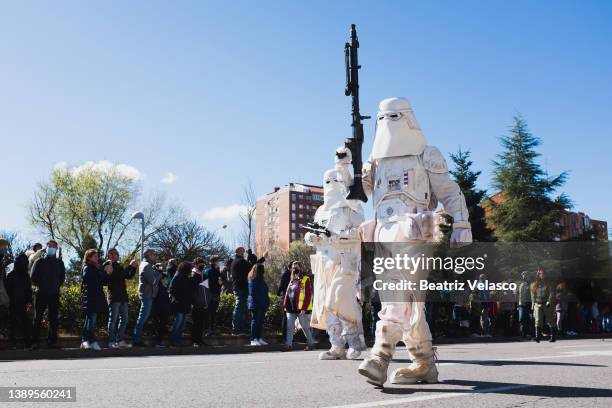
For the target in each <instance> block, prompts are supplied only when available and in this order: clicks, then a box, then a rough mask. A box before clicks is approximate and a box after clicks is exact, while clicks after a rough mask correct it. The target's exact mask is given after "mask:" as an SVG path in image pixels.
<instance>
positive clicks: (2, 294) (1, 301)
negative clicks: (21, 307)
mask: <svg viewBox="0 0 612 408" xmlns="http://www.w3.org/2000/svg"><path fill="white" fill-rule="evenodd" d="M12 262H13V260H12V256H11V251H10V245H9V242H8V240H6V239H4V238H0V340H4V335H5V330H6V326H8V325H9V322H10V314H9V296H8V294H7V293H6V289H5V287H4V283H5V281H6V270H7V269H8V266H9V264H11V263H12Z"/></svg>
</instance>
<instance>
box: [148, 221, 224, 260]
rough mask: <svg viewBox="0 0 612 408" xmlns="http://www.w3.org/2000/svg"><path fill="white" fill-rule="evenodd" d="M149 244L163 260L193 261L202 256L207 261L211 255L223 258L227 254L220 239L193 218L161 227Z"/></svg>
mask: <svg viewBox="0 0 612 408" xmlns="http://www.w3.org/2000/svg"><path fill="white" fill-rule="evenodd" d="M149 245H150V246H152V247H153V248H156V249H157V250H158V251H159V255H160V257H161V258H162V259H165V260H167V259H170V258H176V259H178V260H179V261H193V259H194V258H196V257H202V258H204V259H205V260H207V261H209V260H210V259H211V258H213V257H220V258H225V257H227V255H228V250H227V247H226V246H225V245H224V244H223V242H222V241H221V239H220V238H219V237H218V236H217V235H216V234H215V233H214V232H211V231H208V230H207V229H206V228H204V227H203V226H202V225H200V224H199V223H198V222H197V221H194V220H188V221H184V222H182V223H179V224H174V225H168V226H166V227H164V228H162V229H161V230H160V231H158V232H157V233H156V234H154V235H153V236H152V237H151V239H150V241H149Z"/></svg>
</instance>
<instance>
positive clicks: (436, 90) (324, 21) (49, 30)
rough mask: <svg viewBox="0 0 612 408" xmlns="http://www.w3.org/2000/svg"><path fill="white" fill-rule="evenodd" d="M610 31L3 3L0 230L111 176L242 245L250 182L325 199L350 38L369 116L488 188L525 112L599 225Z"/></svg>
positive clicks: (558, 19) (520, 6) (494, 6)
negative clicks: (42, 199) (390, 110)
mask: <svg viewBox="0 0 612 408" xmlns="http://www.w3.org/2000/svg"><path fill="white" fill-rule="evenodd" d="M611 19H612V3H610V2H606V1H591V2H573V1H572V2H570V1H568V2H563V1H562V2H559V1H554V2H553V1H541V2H528V1H524V2H521V1H517V2H502V1H490V2H470V1H462V2H455V1H440V2H408V1H398V2H392V1H385V2H343V1H336V2H325V1H320V2H316V1H314V2H300V3H298V2H244V3H242V2H205V1H198V2H192V3H191V2H187V1H183V2H140V3H139V2H129V3H125V2H122V3H120V2H110V1H109V2H54V3H53V4H52V3H44V2H42V3H41V2H12V3H7V2H5V3H3V5H2V6H0V58H1V59H2V62H1V63H0V95H1V97H0V141H1V146H2V151H3V152H4V153H3V154H2V155H1V157H2V158H1V161H2V169H3V176H4V177H3V179H4V180H3V183H2V193H1V194H2V195H1V202H0V229H14V230H15V229H18V230H25V231H27V228H28V227H27V222H26V204H27V202H28V200H29V198H30V196H31V194H32V190H33V188H34V185H35V183H36V181H38V180H41V179H44V178H46V177H47V175H48V174H49V172H50V170H51V168H52V167H53V166H54V165H55V164H56V163H58V162H62V161H65V162H68V163H71V164H74V165H79V164H81V163H83V162H85V161H88V160H92V161H99V160H110V161H112V162H114V163H124V164H128V165H130V166H133V167H134V168H136V169H137V170H138V171H139V172H140V173H142V174H143V175H144V178H143V185H144V188H145V190H162V191H166V192H167V194H168V196H169V197H171V198H172V199H175V200H178V201H180V202H181V203H182V204H183V205H184V206H185V207H186V208H187V209H188V210H189V211H191V213H192V214H193V215H194V216H196V217H198V218H199V219H201V220H202V221H203V222H204V223H205V224H206V225H208V226H209V227H210V228H216V227H218V226H219V225H222V224H224V223H226V222H229V223H230V225H231V228H230V230H229V231H228V232H227V233H226V235H227V236H228V237H229V236H230V235H231V234H237V233H238V226H237V223H236V220H235V219H233V220H231V219H229V218H228V219H222V216H223V215H224V214H226V215H228V216H229V215H231V214H235V211H233V210H232V208H234V209H235V208H237V204H238V203H239V201H240V196H241V192H242V191H241V190H242V187H243V185H244V184H246V182H247V180H248V179H250V180H251V181H252V182H253V185H254V187H255V190H256V193H257V194H258V195H262V194H264V193H266V192H268V191H270V190H271V189H272V188H273V187H274V186H276V185H284V184H286V183H287V182H289V181H297V182H303V183H318V182H319V180H320V179H321V175H322V172H323V171H324V170H325V169H327V168H329V167H330V165H331V163H332V160H333V150H334V148H335V147H336V146H338V145H339V144H340V143H341V142H342V140H343V139H344V138H345V137H346V136H349V135H350V127H349V122H350V117H349V109H350V99H349V98H347V97H345V96H344V94H343V89H344V72H343V70H344V67H343V64H344V61H343V55H342V50H343V45H344V41H345V40H346V38H347V35H348V27H349V25H350V23H353V22H354V23H356V24H357V27H358V31H359V35H360V40H361V49H360V62H361V63H362V65H363V69H362V71H361V93H362V101H361V104H362V110H363V113H364V114H374V113H375V112H376V107H377V104H378V102H379V101H380V100H381V99H383V98H386V97H389V96H405V97H407V98H408V99H410V100H411V102H412V104H413V107H414V109H415V113H416V115H417V118H418V120H419V122H420V124H421V126H422V128H423V130H424V132H425V134H426V136H427V138H428V140H429V143H430V144H433V145H436V146H438V147H439V148H440V150H442V151H443V152H444V153H445V154H446V155H447V157H448V153H449V152H452V151H455V150H456V149H457V148H458V147H459V146H460V145H461V146H462V147H463V148H469V149H471V151H472V154H473V160H474V162H475V166H476V168H478V169H481V170H482V171H483V176H482V178H481V180H480V184H481V187H483V188H489V184H490V170H491V159H493V158H494V155H495V153H497V152H498V151H499V144H498V140H497V137H498V136H500V135H502V134H504V133H505V132H506V130H507V127H508V126H509V125H510V123H511V120H512V116H513V115H515V114H517V113H520V114H522V115H523V116H524V117H525V118H526V119H527V121H528V123H529V126H530V129H531V130H532V132H533V133H534V134H536V135H537V136H539V137H541V138H542V139H543V145H542V147H541V149H540V151H541V153H542V154H543V156H542V160H541V163H542V164H543V165H544V166H546V168H547V170H548V171H549V172H550V173H551V174H554V173H558V172H560V171H562V170H569V171H570V177H569V179H568V183H567V185H566V187H565V188H564V191H565V192H567V193H568V194H569V195H570V197H571V198H572V200H573V201H574V202H575V207H576V209H579V210H583V211H586V212H587V213H588V214H590V215H591V216H592V217H594V218H598V219H606V220H608V221H612V217H611V215H612V211H611V207H612V205H611V204H610V203H611V202H612V189H611V188H610V187H611V185H612V183H611V182H610V181H609V180H608V177H609V175H610V170H609V169H610V151H612V137H611V136H612V134H611V131H610V119H611V118H612V49H611V48H612V45H611V43H610V39H611V38H612V24H610V21H611ZM373 130H374V129H373V124H372V123H368V124H367V126H366V146H365V151H366V152H369V149H370V146H371V144H372V137H373ZM167 173H172V174H173V175H174V176H176V180H174V182H173V183H170V184H164V183H161V182H160V180H161V179H162V178H163V177H164V176H165V175H167ZM215 208H217V210H215V211H213V212H210V210H211V209H215ZM223 208H224V209H225V210H223ZM206 214H208V216H205V215H206ZM27 234H30V236H31V235H32V232H31V231H30V232H28V233H27Z"/></svg>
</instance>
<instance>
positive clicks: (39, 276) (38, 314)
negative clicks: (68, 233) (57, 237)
mask: <svg viewBox="0 0 612 408" xmlns="http://www.w3.org/2000/svg"><path fill="white" fill-rule="evenodd" d="M57 251H58V245H57V242H56V241H54V240H50V241H49V242H47V248H46V250H45V253H46V255H45V256H44V257H41V258H39V259H38V260H37V261H36V262H35V263H34V265H33V266H32V284H33V285H34V286H36V296H35V298H36V299H35V303H34V304H35V309H36V310H35V317H34V335H33V340H34V344H33V347H34V348H37V347H38V343H39V338H40V329H41V327H42V320H43V315H44V314H45V311H47V309H48V312H47V316H48V319H49V332H48V334H47V345H48V346H49V348H56V347H57V331H58V328H59V325H58V322H59V302H60V287H61V286H62V285H63V284H64V281H65V280H66V268H65V266H64V261H62V260H61V259H58V257H57Z"/></svg>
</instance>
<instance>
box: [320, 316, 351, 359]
mask: <svg viewBox="0 0 612 408" xmlns="http://www.w3.org/2000/svg"><path fill="white" fill-rule="evenodd" d="M327 333H328V334H329V342H330V343H331V345H332V346H331V348H330V349H329V350H327V351H324V352H322V353H321V354H319V360H344V359H346V350H345V349H344V338H343V337H342V326H341V325H340V324H333V325H330V326H328V327H327Z"/></svg>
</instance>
